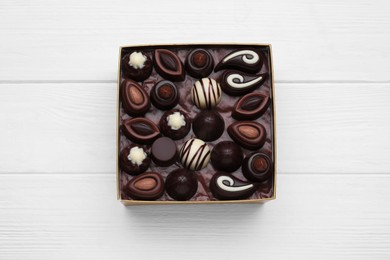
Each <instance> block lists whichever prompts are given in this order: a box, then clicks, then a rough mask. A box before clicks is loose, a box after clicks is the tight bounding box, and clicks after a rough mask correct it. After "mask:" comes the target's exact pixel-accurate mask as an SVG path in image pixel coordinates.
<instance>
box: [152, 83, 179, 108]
mask: <svg viewBox="0 0 390 260" xmlns="http://www.w3.org/2000/svg"><path fill="white" fill-rule="evenodd" d="M150 99H151V101H152V104H153V106H155V107H157V108H158V109H161V110H167V109H171V108H173V107H175V106H176V105H177V104H178V103H179V90H178V89H177V87H176V85H175V84H173V83H172V82H171V81H169V80H162V81H160V82H158V83H157V84H156V85H154V86H153V88H152V90H151V91H150Z"/></svg>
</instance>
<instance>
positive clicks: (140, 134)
mask: <svg viewBox="0 0 390 260" xmlns="http://www.w3.org/2000/svg"><path fill="white" fill-rule="evenodd" d="M122 131H123V133H124V134H125V136H126V137H127V138H129V139H130V140H131V141H133V142H135V143H139V144H151V143H152V142H153V141H154V140H156V139H157V138H158V137H159V136H160V130H159V129H158V127H157V126H156V125H155V124H154V123H153V122H152V121H150V120H149V119H147V118H144V117H136V118H131V119H127V120H126V121H125V122H124V123H123V125H122Z"/></svg>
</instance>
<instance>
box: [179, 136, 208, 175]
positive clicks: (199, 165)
mask: <svg viewBox="0 0 390 260" xmlns="http://www.w3.org/2000/svg"><path fill="white" fill-rule="evenodd" d="M179 156H180V160H181V163H182V164H183V166H184V167H186V168H188V169H190V170H193V171H199V170H200V169H203V168H204V167H206V166H207V164H208V163H209V161H210V148H209V146H208V145H207V144H206V143H205V142H203V141H202V140H200V139H196V138H193V139H190V140H188V141H186V142H185V143H184V144H183V146H182V147H181V148H180V152H179Z"/></svg>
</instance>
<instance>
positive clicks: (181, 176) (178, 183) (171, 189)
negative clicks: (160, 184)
mask: <svg viewBox="0 0 390 260" xmlns="http://www.w3.org/2000/svg"><path fill="white" fill-rule="evenodd" d="M165 190H166V191H167V193H168V195H169V196H170V197H171V198H173V199H174V200H180V201H184V200H189V199H191V198H192V197H193V196H194V195H195V193H196V191H197V190H198V180H197V178H196V175H195V174H194V173H193V172H191V171H189V170H187V169H183V168H180V169H176V170H174V171H173V172H171V173H170V174H169V175H168V176H167V179H166V181H165Z"/></svg>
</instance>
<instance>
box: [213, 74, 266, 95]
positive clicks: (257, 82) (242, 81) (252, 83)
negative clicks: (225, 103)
mask: <svg viewBox="0 0 390 260" xmlns="http://www.w3.org/2000/svg"><path fill="white" fill-rule="evenodd" d="M267 76H268V74H259V75H255V74H247V73H244V72H239V71H236V70H227V71H225V72H224V73H223V74H222V76H221V78H220V81H219V83H220V84H221V88H222V90H223V92H225V93H226V94H228V95H229V96H241V95H244V94H248V93H250V92H252V91H253V90H255V89H257V88H258V87H260V86H261V85H263V83H264V81H265V80H266V78H267Z"/></svg>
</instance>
